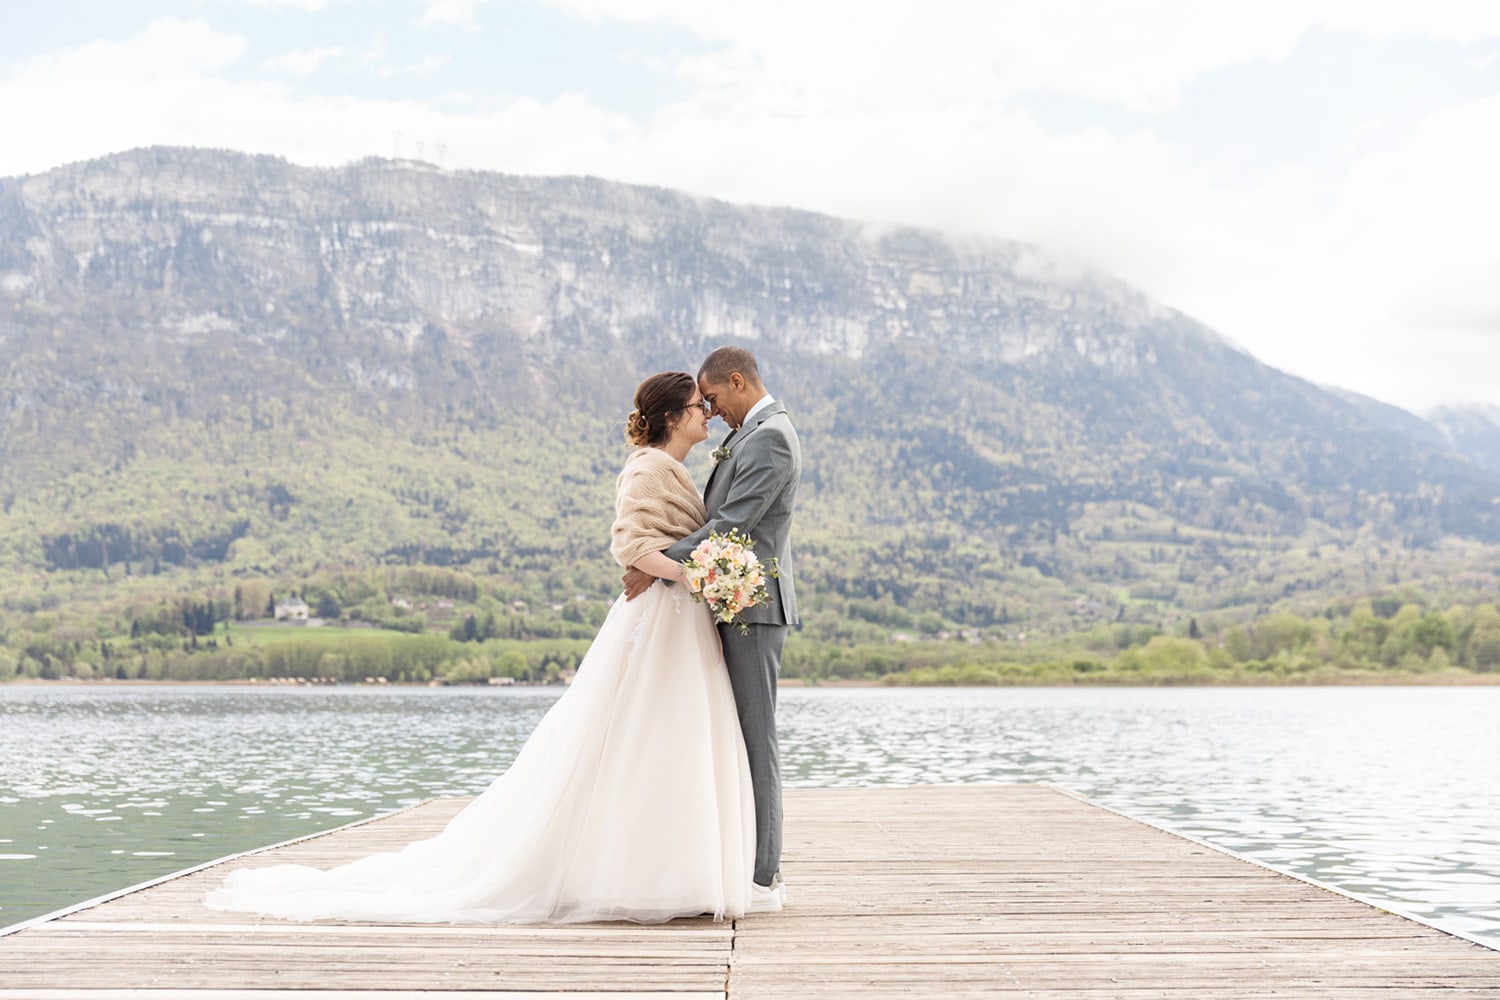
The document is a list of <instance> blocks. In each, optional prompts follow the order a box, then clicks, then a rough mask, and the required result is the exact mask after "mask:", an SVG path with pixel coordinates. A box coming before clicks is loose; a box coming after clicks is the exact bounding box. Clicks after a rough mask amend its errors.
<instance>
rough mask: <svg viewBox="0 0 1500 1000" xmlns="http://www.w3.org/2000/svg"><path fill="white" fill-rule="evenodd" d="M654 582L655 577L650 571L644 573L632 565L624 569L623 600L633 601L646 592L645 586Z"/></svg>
mask: <svg viewBox="0 0 1500 1000" xmlns="http://www.w3.org/2000/svg"><path fill="white" fill-rule="evenodd" d="M655 582H656V577H654V576H652V575H651V574H650V573H644V572H642V571H641V570H638V569H636V568H635V567H634V566H632V567H630V568H629V569H627V570H626V571H625V600H627V601H633V600H635V599H636V598H637V597H640V596H641V595H642V594H644V593H645V592H646V588H647V587H649V586H651V585H652V584H653V583H655Z"/></svg>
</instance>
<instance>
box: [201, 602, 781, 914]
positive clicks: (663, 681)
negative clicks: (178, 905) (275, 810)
mask: <svg viewBox="0 0 1500 1000" xmlns="http://www.w3.org/2000/svg"><path fill="white" fill-rule="evenodd" d="M754 852H755V808H754V802H753V799H752V794H751V787H750V769H749V764H748V763H747V760H746V757H745V743H744V739H743V737H742V736H741V734H740V726H739V720H738V717H737V716H736V714H735V707H734V695H733V693H732V691H731V690H730V686H729V676H728V674H727V673H726V672H725V669H724V660H723V657H722V654H721V652H720V647H719V638H718V635H717V633H716V632H715V630H714V627H713V625H712V623H711V621H710V618H709V614H708V611H707V609H706V608H704V607H703V606H702V605H700V604H695V603H693V602H692V601H691V600H690V599H689V598H688V597H687V596H686V594H685V592H684V590H683V588H682V587H667V586H664V585H662V584H656V585H654V586H652V587H650V588H649V589H648V590H647V591H646V592H645V593H644V594H642V595H641V596H640V597H638V598H636V599H635V600H634V601H629V602H627V601H626V600H625V599H624V597H623V596H622V597H621V598H619V599H618V600H617V601H616V602H615V604H614V607H613V608H612V609H611V610H610V612H609V617H608V618H607V619H606V620H605V622H604V625H603V627H601V628H600V630H599V635H598V637H597V638H596V639H595V640H594V643H593V645H592V646H591V647H590V648H589V651H588V653H587V654H586V655H585V657H584V659H583V662H582V663H580V664H579V667H578V672H577V675H576V677H575V679H574V681H573V683H572V685H571V686H570V687H569V688H568V690H567V691H566V692H565V693H564V694H563V696H562V697H561V698H560V699H558V701H557V703H556V704H555V705H553V707H552V708H551V710H549V711H548V712H547V715H546V716H545V717H544V718H543V719H542V721H541V723H540V724H539V725H538V726H537V728H536V731H535V732H534V733H532V735H531V738H530V739H528V740H527V742H526V745H525V746H524V747H522V748H521V752H520V753H519V754H518V755H517V757H516V760H515V762H514V763H513V764H512V765H511V767H510V769H509V770H508V771H506V772H505V773H504V774H502V775H500V776H499V777H498V778H496V779H495V781H494V782H493V783H492V784H491V785H490V786H489V788H488V789H486V790H485V791H484V792H483V793H482V794H481V795H479V797H478V798H476V799H475V800H474V801H473V802H471V803H470V804H469V805H468V806H467V807H465V808H464V810H463V811H462V812H460V813H459V814H458V815H457V816H455V817H454V818H453V820H452V821H451V822H450V823H449V824H448V826H447V827H446V828H445V829H444V830H443V831H442V832H441V833H440V834H438V835H437V836H435V837H433V838H431V839H430V840H424V841H418V842H416V843H413V844H410V845H408V846H407V847H405V848H404V849H402V850H401V851H400V852H397V853H388V854H376V855H372V856H370V857H366V858H362V859H360V860H358V861H354V862H351V863H349V864H346V865H342V866H340V867H338V868H333V869H330V870H326V871H325V870H322V869H317V868H308V867H303V866H298V865H281V866H276V867H268V868H259V869H247V870H243V871H237V872H234V873H232V874H231V875H230V876H229V877H228V878H227V879H226V880H225V882H224V884H223V885H222V887H220V888H218V889H214V890H212V891H211V892H210V893H209V894H208V896H207V898H206V900H205V902H206V904H207V905H208V906H209V907H210V908H211V909H216V910H235V911H245V912H252V913H260V914H265V915H269V916H275V917H284V918H289V919H292V920H315V919H320V918H336V919H341V920H363V921H395V922H455V923H456V922H464V923H471V922H481V923H503V922H531V921H548V922H574V921H585V920H636V921H641V922H656V921H663V920H670V919H672V918H673V917H679V916H690V915H698V914H712V915H713V916H714V917H715V918H716V919H722V918H724V917H733V916H739V915H741V914H743V913H744V912H745V911H746V908H747V906H748V903H749V894H750V882H751V875H752V868H753V863H754Z"/></svg>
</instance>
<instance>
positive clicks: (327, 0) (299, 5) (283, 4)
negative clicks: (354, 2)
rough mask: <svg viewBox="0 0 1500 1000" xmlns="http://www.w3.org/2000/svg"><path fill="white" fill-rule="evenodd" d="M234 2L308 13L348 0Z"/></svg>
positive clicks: (252, 0) (251, 0) (246, 0)
mask: <svg viewBox="0 0 1500 1000" xmlns="http://www.w3.org/2000/svg"><path fill="white" fill-rule="evenodd" d="M235 2H237V3H242V4H245V5H246V6H249V7H264V8H268V9H270V10H282V9H284V8H288V7H291V8H295V9H297V10H305V11H308V12H309V13H316V12H317V11H320V10H326V9H327V8H328V7H330V6H332V5H334V4H341V3H348V0H235Z"/></svg>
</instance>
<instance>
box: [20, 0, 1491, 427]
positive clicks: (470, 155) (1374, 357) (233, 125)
mask: <svg viewBox="0 0 1500 1000" xmlns="http://www.w3.org/2000/svg"><path fill="white" fill-rule="evenodd" d="M0 21H3V30H0V112H3V118H0V121H3V123H4V125H3V133H0V134H3V141H0V175H15V174H23V173H36V172H40V171H44V170H47V169H49V168H51V167H54V166H57V165H59V164H63V163H68V162H71V161H75V160H81V159H89V158H92V157H96V156H100V155H102V154H105V153H111V152H117V151H120V150H125V149H130V148H133V147H137V146H144V145H154V144H172V145H190V146H213V147H221V148H229V149H238V150H246V151H250V152H258V153H275V154H279V155H282V156H285V157H287V158H288V159H290V160H292V161H293V162H296V163H302V164H313V165H329V164H340V163H345V162H347V161H349V160H353V159H358V158H361V157H365V156H370V155H376V156H401V157H408V158H417V159H423V160H427V161H430V162H434V163H439V164H441V165H443V166H447V167H463V168H475V169H490V170H501V171H508V172H516V173H539V174H553V173H587V174H593V175H597V176H601V177H608V178H613V179H618V180H624V181H632V182H641V183H650V184H657V185H663V186H667V187H673V188H680V189H684V190H687V191H690V192H695V193H700V194H707V195H713V196H716V197H721V198H725V199H729V200H731V201H736V202H748V203H756V204H768V205H790V206H795V207H799V208H808V209H814V210H817V211H822V212H828V213H832V214H835V215H841V216H847V217H851V218H857V219H865V220H870V221H874V222H884V223H909V224H915V225H922V226H931V227H936V228H939V229H944V230H948V231H951V232H956V233H982V234H990V235H994V236H1001V237H1007V238H1013V239H1022V240H1027V241H1030V242H1034V243H1037V244H1040V245H1042V246H1045V247H1048V248H1051V249H1053V250H1055V251H1058V252H1060V253H1062V254H1064V255H1067V256H1071V257H1074V258H1078V259H1081V260H1083V261H1086V262H1088V263H1091V264H1094V265H1097V266H1099V267H1102V268H1104V269H1106V270H1108V271H1111V272H1113V273H1115V274H1117V275H1119V276H1120V277H1122V278H1124V279H1125V280H1127V281H1130V282H1132V283H1134V284H1135V285H1137V286H1139V287H1140V288H1142V289H1143V290H1144V291H1146V292H1147V293H1148V294H1150V295H1152V296H1154V297H1155V298H1157V299H1159V300H1161V301H1163V302H1165V303H1167V304H1168V305H1171V306H1173V307H1175V308H1178V309H1181V310H1183V311H1185V312H1187V313H1189V314H1191V315H1193V316H1195V317H1197V318H1198V319H1201V320H1203V321H1204V322H1206V323H1207V324H1209V325H1210V326H1213V327H1214V328H1216V329H1217V330H1219V331H1220V332H1222V333H1224V334H1225V335H1226V336H1228V337H1230V338H1232V339H1233V340H1235V341H1237V342H1238V343H1240V344H1242V345H1244V346H1245V347H1246V348H1247V349H1249V350H1250V351H1251V352H1252V353H1254V354H1255V355H1256V356H1257V357H1259V358H1261V359H1262V360H1264V361H1266V362H1268V363H1270V364H1272V365H1275V366H1277V367H1279V368H1282V369H1285V370H1287V371H1290V372H1293V373H1295V374H1297V375H1301V376H1303V377H1306V378H1309V379H1312V380H1313V381H1316V382H1320V383H1325V384H1331V385H1338V386H1344V387H1347V388H1350V389H1354V390H1357V391H1359V392H1363V393H1367V394H1368V395H1371V396H1374V397H1376V398H1378V399H1382V400H1386V401H1388V402H1392V403H1396V404H1398V405H1401V406H1405V407H1408V408H1411V409H1416V410H1424V409H1426V408H1428V407H1431V406H1433V405H1437V404H1442V403H1461V402H1486V403H1490V404H1495V405H1500V183H1497V180H1496V179H1497V178H1500V2H1493V0H1482V2H1469V3H1454V2H1445V0H1425V2H1415V0H1405V2H1401V3H1388V2H1383V0H1349V2H1344V0H1337V2H1335V0H1329V2H1319V0H1299V2H1291V3H1283V2H1280V0H1258V2H1254V3H1250V2H1244V3H1239V2H1231V0H1186V2H1123V0H1122V2H1110V0H1029V2H1026V3H1011V2H1006V0H993V2H991V0H963V2H950V0H921V2H914V0H909V2H904V3H895V2H884V0H860V2H858V3H851V2H846V0H837V2H827V0H797V2H786V0H733V2H714V0H488V2H486V0H343V2H341V0H4V13H3V15H0Z"/></svg>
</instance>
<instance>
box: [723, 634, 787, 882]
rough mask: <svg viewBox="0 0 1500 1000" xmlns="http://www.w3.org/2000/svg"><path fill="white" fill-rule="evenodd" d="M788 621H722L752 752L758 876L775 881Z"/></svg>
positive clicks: (726, 655) (748, 751)
mask: <svg viewBox="0 0 1500 1000" xmlns="http://www.w3.org/2000/svg"><path fill="white" fill-rule="evenodd" d="M786 633H787V626H785V625H751V626H750V634H749V635H740V630H739V626H737V625H722V624H721V625H720V626H719V638H720V640H722V642H723V644H724V664H725V666H726V667H727V668H728V670H729V684H730V686H731V687H732V688H733V689H734V704H735V708H736V709H737V710H738V712H739V716H740V731H741V732H743V733H744V734H745V752H746V754H747V755H748V756H749V758H750V783H751V785H752V786H753V788H754V791H755V881H756V882H758V883H759V884H761V885H770V884H771V879H772V877H773V876H775V875H777V874H779V873H780V871H781V760H780V758H779V756H778V754H777V749H776V678H778V677H779V676H781V647H782V645H783V644H785V642H786Z"/></svg>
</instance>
